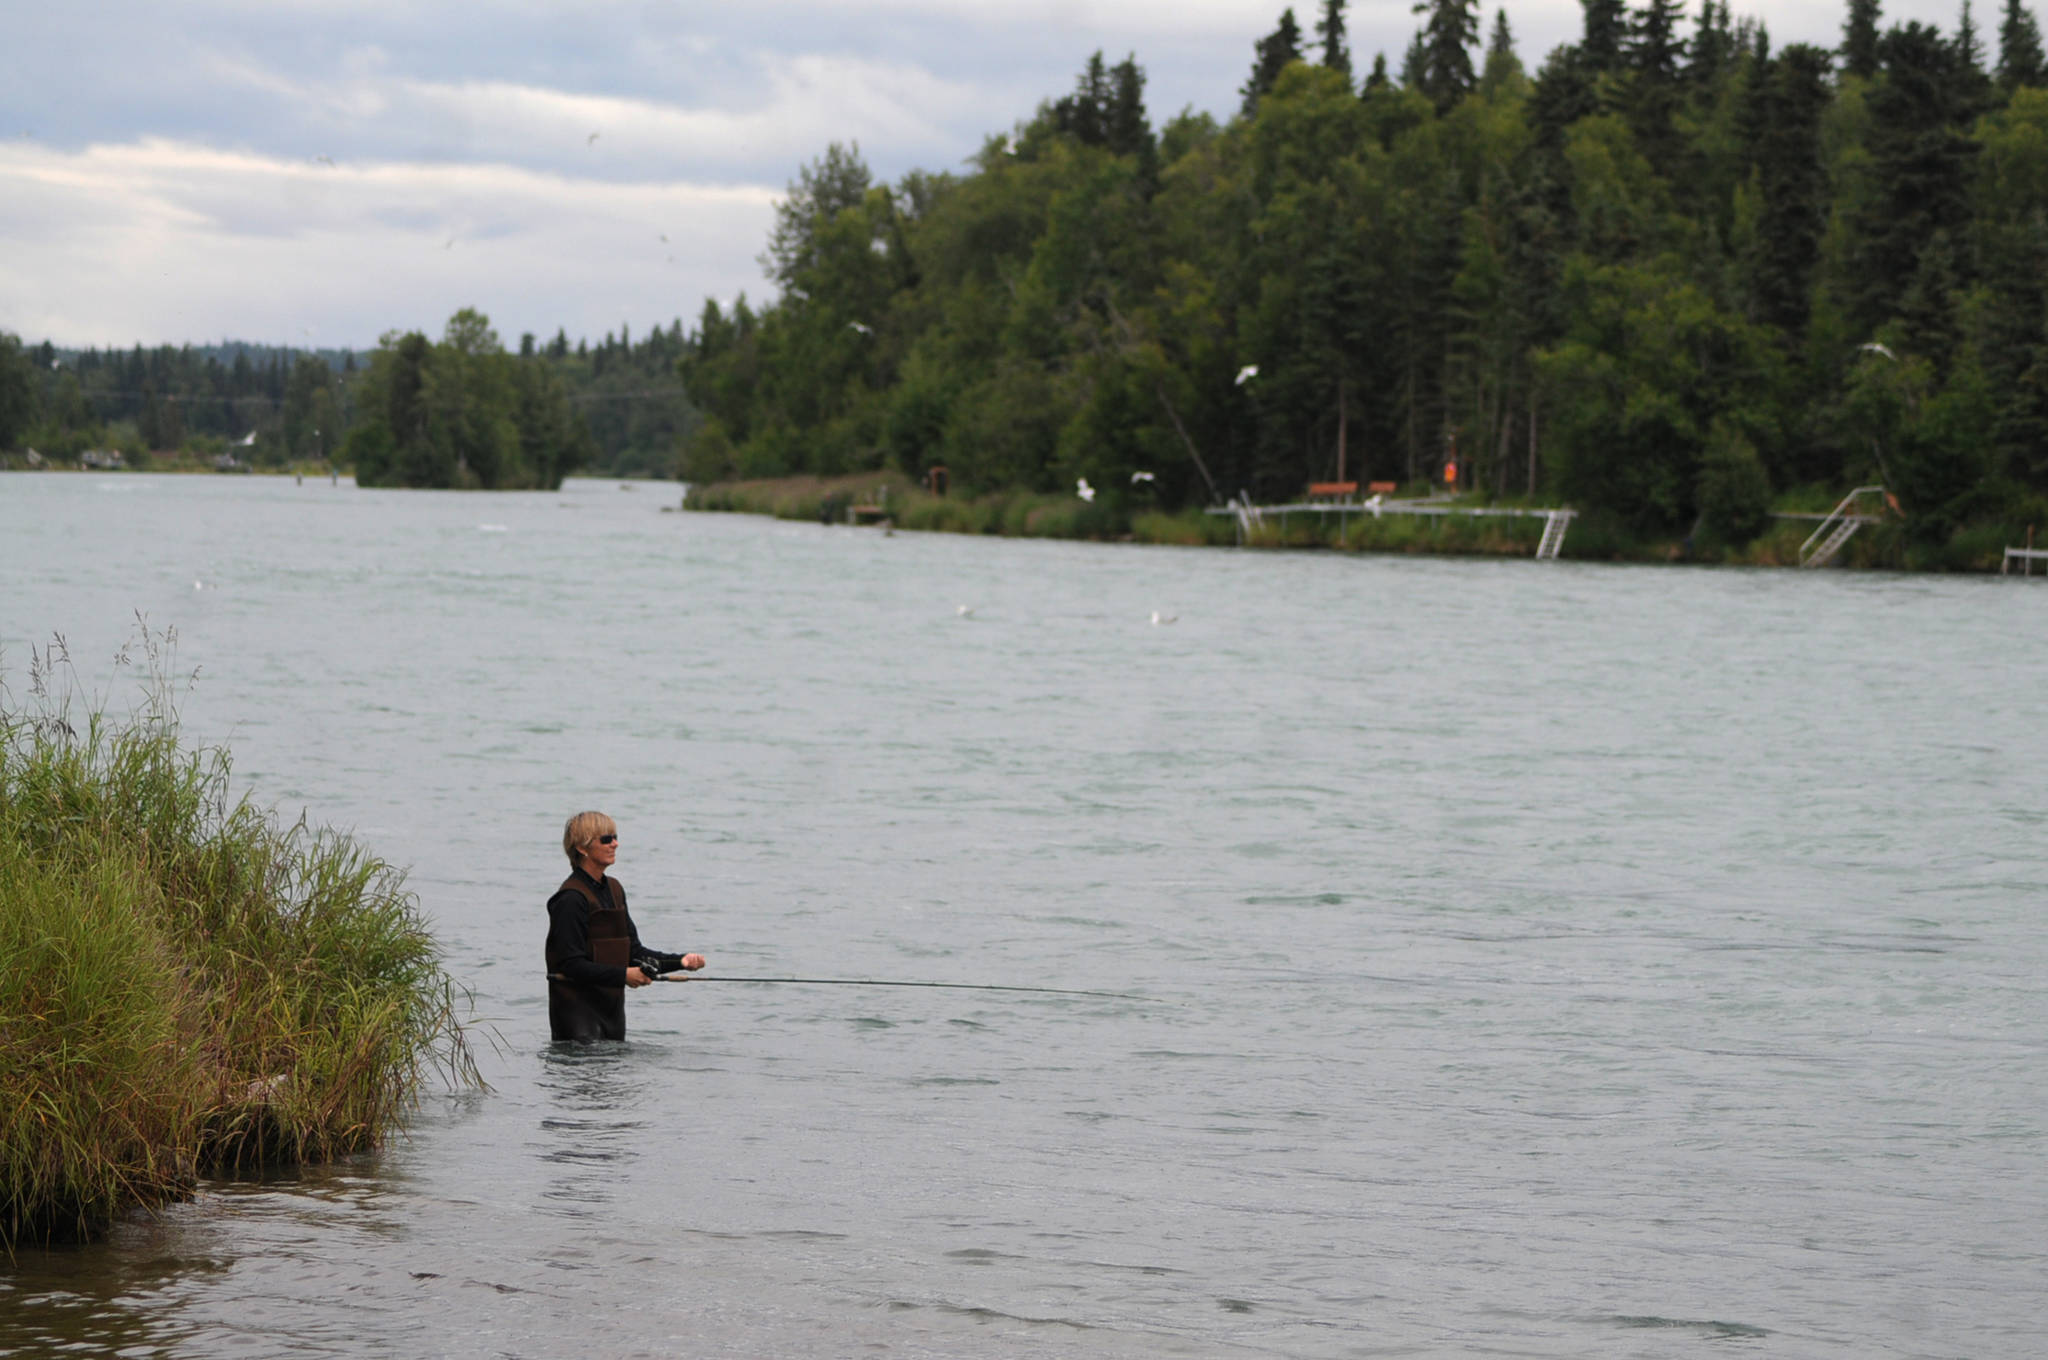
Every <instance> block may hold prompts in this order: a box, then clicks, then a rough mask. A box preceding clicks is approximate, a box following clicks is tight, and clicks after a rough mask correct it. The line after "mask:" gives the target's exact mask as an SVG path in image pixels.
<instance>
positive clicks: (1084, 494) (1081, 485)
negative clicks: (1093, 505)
mask: <svg viewBox="0 0 2048 1360" xmlns="http://www.w3.org/2000/svg"><path fill="white" fill-rule="evenodd" d="M1074 494H1075V495H1076V496H1079V497H1080V498H1081V499H1082V500H1084V501H1090V502H1092V501H1094V499H1095V488H1094V487H1092V486H1090V485H1088V479H1087V478H1086V477H1081V478H1077V479H1076V480H1075V482H1074Z"/></svg>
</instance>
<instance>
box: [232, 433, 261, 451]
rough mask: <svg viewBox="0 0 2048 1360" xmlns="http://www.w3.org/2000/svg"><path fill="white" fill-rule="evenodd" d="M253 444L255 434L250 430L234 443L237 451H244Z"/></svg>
mask: <svg viewBox="0 0 2048 1360" xmlns="http://www.w3.org/2000/svg"><path fill="white" fill-rule="evenodd" d="M255 442H256V432H255V431H254V430H251V431H249V433H247V434H245V435H243V436H242V437H241V438H240V439H237V440H236V441H235V447H236V448H238V449H246V448H248V447H249V446H250V445H251V444H253V443H255Z"/></svg>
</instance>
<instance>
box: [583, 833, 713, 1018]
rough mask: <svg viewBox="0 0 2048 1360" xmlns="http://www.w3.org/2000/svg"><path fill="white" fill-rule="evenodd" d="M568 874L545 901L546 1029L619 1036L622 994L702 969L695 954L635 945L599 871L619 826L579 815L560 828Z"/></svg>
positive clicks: (608, 880)
mask: <svg viewBox="0 0 2048 1360" xmlns="http://www.w3.org/2000/svg"><path fill="white" fill-rule="evenodd" d="M562 850H563V852H564V853H565V854H567V855H568V856H569V863H570V865H571V866H572V868H571V871H570V874H569V876H568V877H567V878H565V879H563V880H562V886H561V887H560V888H559V889H557V890H556V891H555V895H554V896H553V897H550V898H549V899H548V950H547V955H548V1027H549V1028H550V1029H551V1030H553V1031H554V1037H555V1038H557V1039H623V1038H625V1037H626V988H628V987H645V986H646V985H647V984H648V983H650V982H652V981H654V978H655V975H656V974H657V973H673V972H674V971H676V970H677V969H678V968H683V969H688V970H691V971H693V972H694V971H695V970H696V969H699V968H702V967H703V966H704V956H703V955H702V954H664V953H662V952H660V951H659V950H655V949H649V948H648V947H647V946H645V945H643V944H641V943H640V932H639V931H637V930H635V929H634V928H633V918H632V917H631V916H630V915H628V914H627V912H626V890H625V889H624V888H622V887H620V886H619V881H618V880H617V879H616V878H612V877H610V876H609V875H608V874H607V873H606V872H605V871H606V870H608V869H610V868H611V867H612V865H613V864H614V863H615V862H617V860H618V858H619V828H618V827H617V825H615V824H614V823H613V821H612V819H611V818H609V817H607V816H605V815H604V814H603V813H602V812H579V813H577V814H576V815H575V816H574V817H571V818H570V819H569V824H568V825H567V826H565V827H563V828H562Z"/></svg>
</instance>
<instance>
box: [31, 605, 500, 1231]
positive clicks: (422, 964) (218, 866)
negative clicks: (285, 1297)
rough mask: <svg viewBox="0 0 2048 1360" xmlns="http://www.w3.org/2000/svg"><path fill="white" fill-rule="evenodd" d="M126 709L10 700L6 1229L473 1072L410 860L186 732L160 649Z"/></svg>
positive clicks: (347, 1128) (131, 1195)
mask: <svg viewBox="0 0 2048 1360" xmlns="http://www.w3.org/2000/svg"><path fill="white" fill-rule="evenodd" d="M145 644H146V646H145V651H146V653H147V655H148V656H149V658H150V674H149V682H148V688H147V690H146V693H147V695H148V697H147V699H146V700H145V702H144V704H143V706H142V707H140V708H139V709H138V710H137V711H136V712H134V713H133V714H131V715H130V716H129V717H128V719H126V720H125V721H118V720H115V719H112V718H110V717H108V716H107V715H106V714H105V712H104V711H103V710H101V709H98V708H95V709H94V711H93V712H91V713H90V714H89V715H87V716H86V717H84V718H83V719H80V720H77V721H76V722H74V720H73V719H72V717H71V715H70V712H69V702H68V700H66V699H60V698H55V697H53V696H52V693H51V689H50V685H51V683H52V668H53V667H62V666H63V658H62V654H61V647H58V648H55V649H53V651H54V652H55V653H56V654H55V655H49V656H44V657H38V658H37V659H36V661H35V663H34V664H33V665H32V667H31V672H30V674H31V693H32V696H33V700H34V706H33V708H32V709H30V710H25V711H16V710H13V709H0V1242H4V1243H5V1244H7V1245H8V1246H12V1245H13V1244H14V1243H15V1242H17V1241H24V1240H49V1239H57V1238H69V1237H79V1236H86V1235H90V1234H91V1233H92V1232H93V1231H95V1230H96V1229H97V1228H98V1227H99V1226H100V1225H103V1224H104V1223H105V1222H106V1221H107V1220H108V1219H109V1218H110V1217H111V1216H112V1215H114V1214H115V1213H117V1212H119V1211H120V1210H122V1209H124V1208H126V1207H129V1206H132V1205H136V1204H142V1205H150V1204H156V1203H160V1202H162V1201H163V1200H165V1199H168V1198H171V1197H174V1196H176V1195H178V1194H180V1193H182V1192H183V1191H184V1190H185V1189H186V1187H187V1186H189V1184H190V1183H191V1179H192V1177H193V1176H194V1175H195V1174H196V1173H197V1172H198V1171H201V1170H205V1169H209V1168H219V1167H227V1166H240V1165H251V1164H258V1163H266V1162H274V1161H303V1160H315V1159H323V1158H328V1157H333V1156H337V1155H341V1154H344V1153H348V1152H352V1151H356V1150H358V1149H361V1148H366V1147H370V1146H373V1145H375V1144H376V1143H377V1142H378V1141H379V1140H380V1139H381V1138H382V1136H383V1135H384V1133H385V1132H386V1131H387V1130H388V1129H389V1128H390V1126H391V1125H392V1124H393V1123H394V1122H395V1120H396V1119H397V1118H398V1117H399V1116H400V1115H401V1114H402V1112H403V1111H404V1109H405V1108H406V1107H407V1106H408V1104H409V1103H410V1101H411V1100H412V1098H413V1097H414V1095H415V1094H416V1092H417V1090H418V1088H419V1085H420V1083H421V1081H422V1080H423V1078H424V1077H425V1075H426V1074H427V1073H428V1072H429V1071H430V1070H432V1069H433V1068H435V1067H437V1066H438V1067H440V1068H441V1069H442V1070H443V1071H444V1072H445V1073H446V1075H447V1076H448V1078H449V1079H450V1080H451V1081H456V1082H473V1081H475V1080H476V1073H475V1068H474V1066H473V1065H472V1063H471V1061H470V1057H469V1052H468V1048H467V1044H466V1040H465V1037H464V1035H463V1031H462V1028H461V1026H460V1024H459V1023H458V1022H457V1020H456V1017H455V1007H454V998H453V992H452V986H451V984H450V982H449V979H448V977H447V975H446V974H445V973H444V972H443V971H442V969H441V966H440V963H439V957H438V954H437V951H436V949H435V947H434V945H433V942H432V941H431V940H430V939H429V938H428V936H427V934H426V931H425V928H424V924H423V922H422V920H421V918H420V914H419V910H418V904H417V902H416V901H415V899H414V898H413V897H412V896H411V894H409V893H407V892H405V891H404V889H403V884H402V875H401V874H400V873H399V872H398V871H397V870H395V869H393V868H392V867H391V866H390V865H388V864H386V863H384V862H383V861H381V860H379V859H377V858H376V857H375V856H373V855H371V854H370V853H368V852H367V851H366V850H364V849H362V848H361V847H360V846H358V845H356V844H355V843H354V842H353V841H352V840H350V839H349V838H348V837H346V836H342V835H339V834H337V833H334V832H331V831H315V830H312V829H309V828H308V826H307V825H306V824H305V822H304V821H303V819H302V820H301V821H299V822H298V823H296V824H294V825H289V826H287V825H283V824H281V823H280V822H279V821H278V820H277V819H276V818H275V816H273V815H272V814H270V813H268V812H266V811H264V810H262V809H259V808H257V807H255V806H254V805H252V804H251V803H249V802H248V801H247V799H246V798H242V799H236V800H233V801H231V800H230V798H229V793H228V776H229V770H230V759H229V756H228V753H227V752H226V751H225V750H224V749H221V748H218V747H211V748H203V749H199V750H195V751H188V750H186V749H185V748H184V747H183V746H182V745H181V744H180V741H179V737H178V726H177V717H176V713H175V710H174V708H173V707H172V705H171V703H170V700H169V694H170V685H169V678H168V675H167V673H166V672H165V670H164V669H163V667H162V666H161V664H160V662H161V658H162V657H163V656H164V655H165V653H164V652H163V651H162V650H160V649H159V647H158V645H157V644H156V643H155V641H154V640H152V639H149V638H145Z"/></svg>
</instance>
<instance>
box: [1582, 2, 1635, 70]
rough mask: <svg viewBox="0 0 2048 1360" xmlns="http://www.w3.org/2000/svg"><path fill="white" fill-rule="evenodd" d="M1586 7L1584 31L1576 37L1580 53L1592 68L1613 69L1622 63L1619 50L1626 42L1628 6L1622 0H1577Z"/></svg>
mask: <svg viewBox="0 0 2048 1360" xmlns="http://www.w3.org/2000/svg"><path fill="white" fill-rule="evenodd" d="M1579 5H1580V8H1582V9H1583V10H1584V11H1585V32H1584V34H1583V36H1581V37H1580V39H1579V53H1580V55H1581V56H1582V57H1583V58H1584V59H1585V62H1586V65H1587V66H1588V67H1590V68H1591V69H1592V70H1594V71H1613V70H1617V69H1619V68H1620V66H1621V58H1622V50H1623V48H1624V47H1625V46H1626V45H1627V43H1628V9H1627V7H1626V6H1625V5H1624V4H1623V3H1622V0H1579Z"/></svg>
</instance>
